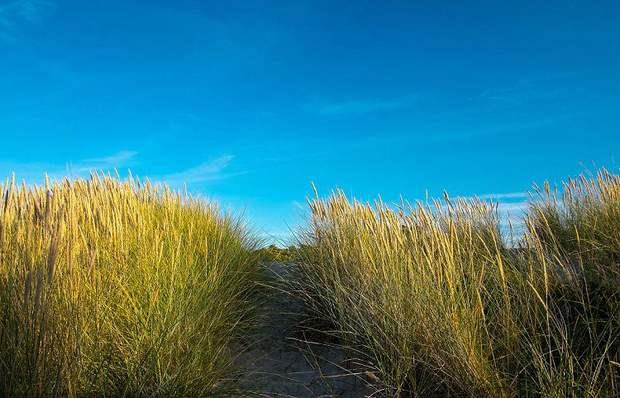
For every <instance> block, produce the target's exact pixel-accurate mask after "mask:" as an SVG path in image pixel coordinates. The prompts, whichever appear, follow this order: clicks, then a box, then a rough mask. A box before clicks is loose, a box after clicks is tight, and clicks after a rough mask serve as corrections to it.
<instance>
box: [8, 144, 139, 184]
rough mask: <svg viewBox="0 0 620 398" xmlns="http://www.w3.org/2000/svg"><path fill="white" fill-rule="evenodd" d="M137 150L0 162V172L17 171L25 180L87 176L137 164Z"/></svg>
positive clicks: (20, 178)
mask: <svg viewBox="0 0 620 398" xmlns="http://www.w3.org/2000/svg"><path fill="white" fill-rule="evenodd" d="M136 156H137V152H135V151H130V150H122V151H119V152H116V153H114V154H110V155H107V156H103V157H98V158H91V159H83V160H78V161H75V162H74V161H68V162H66V163H64V164H59V163H7V162H4V163H0V172H1V173H3V175H5V176H8V175H10V174H11V173H13V172H18V174H16V178H17V179H18V180H25V181H27V182H41V181H42V180H43V179H44V176H45V175H47V176H49V177H50V178H52V179H56V180H58V179H62V178H65V177H68V178H79V177H88V175H89V174H90V173H92V172H94V171H97V172H110V171H113V170H115V169H120V168H125V167H129V166H133V165H136V164H137V161H136Z"/></svg>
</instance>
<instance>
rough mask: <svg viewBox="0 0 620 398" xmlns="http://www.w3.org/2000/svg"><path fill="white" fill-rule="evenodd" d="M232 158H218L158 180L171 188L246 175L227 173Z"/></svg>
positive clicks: (239, 172)
mask: <svg viewBox="0 0 620 398" xmlns="http://www.w3.org/2000/svg"><path fill="white" fill-rule="evenodd" d="M234 158H235V157H234V156H233V155H224V156H220V157H217V158H214V159H211V160H209V161H207V162H204V163H201V164H199V165H197V166H193V167H190V168H188V169H186V170H183V171H180V172H177V173H171V174H167V175H164V176H162V177H160V178H159V180H161V181H163V182H165V183H167V184H169V185H171V186H179V185H185V184H197V183H204V182H210V181H218V180H224V179H228V178H232V177H235V176H239V175H243V174H247V172H245V171H236V172H233V171H229V168H230V167H229V166H230V164H231V162H232V161H233V159H234Z"/></svg>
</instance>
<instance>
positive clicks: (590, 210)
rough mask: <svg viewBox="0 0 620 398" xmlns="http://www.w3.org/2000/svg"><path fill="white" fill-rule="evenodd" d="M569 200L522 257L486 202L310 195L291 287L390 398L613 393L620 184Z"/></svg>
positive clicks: (533, 235)
mask: <svg viewBox="0 0 620 398" xmlns="http://www.w3.org/2000/svg"><path fill="white" fill-rule="evenodd" d="M564 192H565V193H564V196H563V197H562V198H560V199H556V197H555V196H554V195H553V193H552V192H551V190H547V191H546V192H545V191H544V190H543V191H542V192H541V193H540V195H542V200H539V199H537V200H533V201H532V206H531V209H530V211H529V214H528V215H527V218H526V220H525V224H526V228H525V229H526V233H525V236H524V237H523V238H522V240H521V241H520V243H519V244H518V246H517V247H515V246H512V245H510V246H509V245H507V244H506V242H508V241H511V239H507V238H508V237H505V236H502V235H501V234H502V233H501V230H500V220H499V216H498V212H497V208H496V207H497V206H496V205H493V204H489V203H485V202H482V201H478V200H467V201H465V200H458V201H450V200H449V199H447V198H446V200H444V201H438V202H435V203H433V204H431V205H427V204H415V205H409V204H406V203H403V204H402V205H401V207H400V208H399V209H396V210H395V209H393V208H390V207H389V206H387V205H385V204H384V203H382V202H381V201H377V202H376V203H374V205H369V204H364V203H359V202H357V201H354V200H353V201H352V200H349V199H348V198H346V196H345V195H344V194H343V193H342V192H339V191H338V192H336V193H334V194H333V195H332V196H331V197H330V198H328V199H326V200H321V199H319V198H318V197H317V198H315V199H314V200H311V201H310V209H311V219H310V224H309V226H308V227H307V229H306V231H305V232H304V233H303V234H302V235H301V236H300V238H301V243H302V244H303V250H301V252H300V253H301V255H300V256H299V258H298V259H297V267H296V268H297V271H298V273H299V276H300V279H299V280H298V281H297V282H292V286H291V288H292V289H293V291H294V293H296V294H299V295H300V296H301V297H302V298H303V299H304V300H305V301H306V303H307V305H308V306H309V307H310V308H311V309H312V310H313V312H314V315H315V316H317V317H318V318H322V319H323V320H326V321H328V322H329V323H330V324H332V325H333V328H335V329H336V334H337V335H338V337H339V338H340V341H341V344H343V345H345V346H348V347H349V348H350V349H351V351H352V353H353V355H355V356H358V357H359V356H360V355H361V356H363V359H364V361H365V362H366V364H367V366H368V369H370V370H371V371H372V372H373V374H374V375H375V376H376V378H378V380H379V381H380V386H379V387H380V388H381V389H382V393H384V394H386V395H388V396H399V395H400V396H429V395H430V396H433V395H435V396H447V395H449V396H469V397H520V396H533V397H558V398H559V397H584V396H591V397H594V396H601V397H607V396H617V395H618V393H619V391H620V390H619V386H618V384H617V383H618V376H619V373H618V372H619V368H618V366H619V364H618V338H619V333H620V327H619V323H618V322H619V319H620V317H619V310H618V308H619V306H618V290H619V288H618V286H620V283H619V282H620V280H619V277H618V275H619V271H618V270H619V267H620V265H619V264H620V263H619V262H620V258H619V250H620V249H619V248H620V179H619V178H618V176H615V175H611V174H609V173H607V172H601V173H600V174H599V175H598V176H596V177H595V178H593V179H586V178H583V179H579V180H576V181H570V182H568V183H567V185H566V187H565V190H564Z"/></svg>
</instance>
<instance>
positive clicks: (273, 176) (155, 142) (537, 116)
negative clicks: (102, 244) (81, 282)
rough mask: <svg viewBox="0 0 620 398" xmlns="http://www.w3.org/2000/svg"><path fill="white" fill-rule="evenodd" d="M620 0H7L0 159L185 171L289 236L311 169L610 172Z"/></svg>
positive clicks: (419, 177) (483, 185)
mask: <svg viewBox="0 0 620 398" xmlns="http://www.w3.org/2000/svg"><path fill="white" fill-rule="evenodd" d="M619 111H620V3H618V2H617V1H608V2H605V1H600V2H592V1H557V2H556V1H548V2H534V1H532V2H529V1H515V2H496V1H489V2H475V5H474V3H473V2H472V3H470V4H469V5H465V4H464V2H460V1H458V2H457V1H454V2H442V3H441V4H440V3H439V2H436V1H428V2H427V1H419V2H418V1H359V2H350V1H342V2H337V1H310V0H308V1H281V2H268V1H251V0H250V1H213V2H211V1H204V0H200V1H188V0H175V1H163V0H154V1H129V0H105V1H99V0H91V1H82V0H8V1H7V0H0V135H1V137H2V141H1V145H0V175H2V176H8V175H9V174H10V173H11V172H13V171H14V172H15V173H16V175H17V178H18V179H26V180H27V181H29V182H37V181H40V180H41V177H42V175H43V173H44V172H48V173H50V174H51V175H52V176H55V177H60V176H63V175H71V176H83V175H87V174H88V172H89V170H91V169H100V170H112V169H114V168H117V169H118V170H119V172H120V173H121V174H123V175H124V174H126V172H127V170H128V169H131V171H132V172H133V174H135V175H138V176H141V177H149V178H151V179H153V180H156V181H166V182H168V183H170V184H171V185H173V186H175V187H180V186H183V185H184V184H186V185H187V186H188V188H189V190H190V191H191V192H193V193H196V194H200V195H204V196H206V197H209V198H214V199H217V200H219V201H220V202H222V204H223V206H224V207H225V208H230V209H233V210H235V211H243V212H244V213H245V214H246V215H247V216H248V218H249V220H250V222H251V224H252V226H253V227H254V229H255V230H257V231H259V232H260V233H261V234H265V235H269V236H272V237H275V238H281V237H286V236H288V235H289V228H291V227H295V226H296V225H297V224H298V223H299V222H300V219H301V217H302V216H303V212H304V204H303V203H304V200H305V197H306V196H307V195H309V194H311V192H312V190H311V183H312V182H314V183H315V184H316V186H317V187H318V189H319V191H320V192H321V193H323V194H327V193H329V192H330V191H331V190H332V189H334V188H336V187H340V188H342V189H344V190H345V191H346V192H347V193H349V194H351V195H355V196H356V197H358V198H360V199H363V200H368V199H373V198H375V197H376V196H377V195H381V196H382V198H383V199H384V200H386V201H388V202H389V201H398V200H399V197H400V195H403V196H404V197H405V198H408V199H410V200H416V199H424V198H425V197H426V195H430V196H431V197H433V196H440V195H441V194H442V192H443V191H444V190H447V191H448V192H450V194H451V195H452V196H472V195H486V196H485V197H489V196H495V197H496V198H498V199H499V200H501V201H502V202H505V205H504V208H505V209H512V210H515V211H517V210H519V209H520V208H521V207H520V206H521V204H522V202H523V200H524V199H525V196H524V194H523V192H525V191H527V190H528V189H529V188H530V187H531V186H532V183H534V182H538V183H541V182H542V181H544V180H545V179H549V180H551V181H553V182H558V181H560V180H561V179H562V178H565V177H567V176H570V175H575V174H578V173H580V172H583V171H585V170H594V169H596V168H598V167H602V166H605V167H608V168H610V169H612V170H614V171H617V170H618V167H619V163H618V161H619V159H617V154H618V153H619V150H620V118H619V117H618V113H619Z"/></svg>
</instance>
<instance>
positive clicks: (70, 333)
mask: <svg viewBox="0 0 620 398" xmlns="http://www.w3.org/2000/svg"><path fill="white" fill-rule="evenodd" d="M0 191H1V192H2V198H1V199H0V396H119V395H125V396H215V395H218V394H226V393H229V392H231V391H232V390H233V389H234V388H235V384H234V378H235V366H234V360H235V355H236V354H237V353H236V352H235V350H234V349H233V347H234V346H235V339H236V338H237V337H239V336H240V335H243V334H244V332H245V331H246V330H247V329H248V328H250V327H251V326H252V311H253V306H254V304H253V300H252V297H251V295H252V292H253V290H254V286H255V282H256V280H257V278H258V277H259V276H258V262H257V258H256V256H255V254H253V249H254V248H255V244H256V242H255V240H254V239H253V237H252V236H251V235H250V234H249V233H248V231H247V230H246V228H245V227H244V226H243V225H242V223H241V222H240V221H239V220H237V219H235V218H232V217H229V216H225V215H222V214H221V212H219V211H218V209H217V207H216V206H215V205H212V204H207V203H205V202H203V201H200V200H196V199H193V198H191V197H188V196H185V195H181V194H178V193H174V192H171V191H170V190H169V189H167V188H165V187H154V186H152V185H151V184H150V183H148V182H147V183H140V182H138V181H136V180H134V179H131V178H130V179H129V180H127V181H123V182H121V181H119V180H118V179H115V178H111V177H104V176H97V175H93V177H92V178H90V179H88V180H81V179H80V180H75V181H68V180H66V181H63V182H55V183H49V182H48V183H46V184H45V186H25V185H24V186H16V185H15V184H14V182H12V181H9V182H8V183H7V184H5V185H3V186H2V187H1V189H0Z"/></svg>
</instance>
